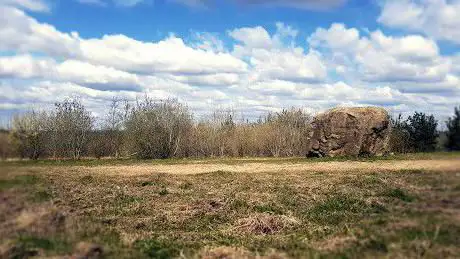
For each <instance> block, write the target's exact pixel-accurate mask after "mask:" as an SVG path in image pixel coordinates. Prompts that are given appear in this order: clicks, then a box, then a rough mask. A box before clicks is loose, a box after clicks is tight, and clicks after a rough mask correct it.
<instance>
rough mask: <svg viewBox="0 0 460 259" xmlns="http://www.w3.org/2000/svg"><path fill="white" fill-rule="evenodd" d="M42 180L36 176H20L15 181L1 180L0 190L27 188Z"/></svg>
mask: <svg viewBox="0 0 460 259" xmlns="http://www.w3.org/2000/svg"><path fill="white" fill-rule="evenodd" d="M39 180H40V178H39V177H38V176H36V175H18V176H16V177H15V178H13V179H2V180H0V190H7V189H10V188H15V187H25V186H29V185H34V184H37V183H38V182H39Z"/></svg>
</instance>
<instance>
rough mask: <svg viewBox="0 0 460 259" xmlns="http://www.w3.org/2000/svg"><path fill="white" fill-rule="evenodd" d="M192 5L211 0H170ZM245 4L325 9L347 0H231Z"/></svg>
mask: <svg viewBox="0 0 460 259" xmlns="http://www.w3.org/2000/svg"><path fill="white" fill-rule="evenodd" d="M171 1H174V2H178V3H182V4H185V5H188V6H193V7H197V6H198V7H202V6H208V5H212V1H211V0H171ZM230 2H236V3H239V4H245V5H254V6H269V7H290V8H299V9H313V10H325V9H331V8H337V7H339V6H342V5H344V4H345V3H346V2H347V0H232V1H230Z"/></svg>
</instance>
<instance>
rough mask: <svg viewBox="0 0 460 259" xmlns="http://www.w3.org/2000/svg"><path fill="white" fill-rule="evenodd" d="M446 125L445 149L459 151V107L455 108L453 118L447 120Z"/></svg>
mask: <svg viewBox="0 0 460 259" xmlns="http://www.w3.org/2000/svg"><path fill="white" fill-rule="evenodd" d="M446 125H447V142H446V148H447V149H449V150H460V106H459V107H458V108H457V107H455V113H454V117H452V118H449V120H448V121H447V122H446Z"/></svg>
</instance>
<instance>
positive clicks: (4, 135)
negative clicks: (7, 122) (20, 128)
mask: <svg viewBox="0 0 460 259" xmlns="http://www.w3.org/2000/svg"><path fill="white" fill-rule="evenodd" d="M13 148H14V147H13V145H12V143H11V139H10V138H9V137H8V131H6V130H0V158H1V159H3V160H5V159H7V158H9V157H12V156H13V155H14V149H13Z"/></svg>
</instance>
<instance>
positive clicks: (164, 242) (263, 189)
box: [0, 156, 460, 258]
mask: <svg viewBox="0 0 460 259" xmlns="http://www.w3.org/2000/svg"><path fill="white" fill-rule="evenodd" d="M437 158H438V157H434V158H427V159H433V163H436V160H435V159H437ZM458 158H459V157H458V156H457V157H449V158H448V159H458ZM398 159H399V158H398ZM408 159H410V158H408ZM258 161H259V162H260V160H258ZM205 162H206V163H211V162H212V161H205ZM214 162H215V163H233V162H234V163H238V161H236V160H233V161H232V160H222V161H218V160H214ZM276 162H277V160H276V159H275V160H271V159H269V160H266V163H276ZM278 162H279V160H278ZM291 162H293V163H294V162H296V163H300V162H302V161H300V159H298V161H294V160H293V161H291ZM324 162H327V161H324ZM84 163H85V162H84V161H83V162H78V167H73V165H72V164H68V165H67V166H62V164H59V165H57V164H53V163H42V164H40V166H36V165H37V164H36V163H17V162H13V163H2V164H1V165H0V166H1V167H0V257H1V258H3V257H6V258H26V257H29V256H40V257H54V256H87V257H90V256H95V257H97V256H99V257H104V258H171V257H180V258H256V257H257V258H262V257H267V258H323V257H324V258H337V257H340V258H344V257H345V258H358V257H359V258H362V257H368V258H375V257H390V258H395V257H410V258H417V257H422V258H449V257H452V258H454V257H456V256H458V255H459V254H460V246H459V244H460V168H459V170H458V172H442V171H431V170H397V171H391V170H385V171H352V172H346V173H344V172H340V173H339V172H331V171H327V172H321V171H310V170H308V163H305V171H300V172H290V171H286V172H270V171H268V172H263V173H253V174H251V173H238V172H225V171H213V172H209V173H205V174H196V175H181V174H177V175H176V174H161V173H157V172H155V171H152V172H151V173H148V174H142V175H130V176H129V177H128V176H126V177H123V176H121V175H110V176H108V175H104V174H92V173H90V170H88V169H86V168H85V167H82V165H83V166H84V165H85V164H84ZM92 163H94V162H91V161H89V162H88V164H89V165H92V166H98V165H97V164H96V165H95V164H92ZM104 163H108V162H104ZM130 163H134V162H130ZM144 163H146V162H144ZM171 163H173V162H172V161H171ZM177 163H180V162H177ZM344 163H346V162H344Z"/></svg>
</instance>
